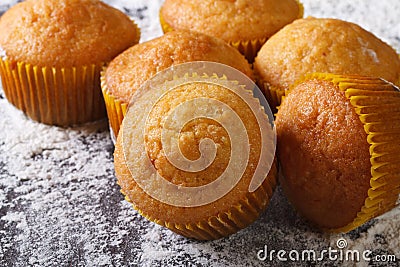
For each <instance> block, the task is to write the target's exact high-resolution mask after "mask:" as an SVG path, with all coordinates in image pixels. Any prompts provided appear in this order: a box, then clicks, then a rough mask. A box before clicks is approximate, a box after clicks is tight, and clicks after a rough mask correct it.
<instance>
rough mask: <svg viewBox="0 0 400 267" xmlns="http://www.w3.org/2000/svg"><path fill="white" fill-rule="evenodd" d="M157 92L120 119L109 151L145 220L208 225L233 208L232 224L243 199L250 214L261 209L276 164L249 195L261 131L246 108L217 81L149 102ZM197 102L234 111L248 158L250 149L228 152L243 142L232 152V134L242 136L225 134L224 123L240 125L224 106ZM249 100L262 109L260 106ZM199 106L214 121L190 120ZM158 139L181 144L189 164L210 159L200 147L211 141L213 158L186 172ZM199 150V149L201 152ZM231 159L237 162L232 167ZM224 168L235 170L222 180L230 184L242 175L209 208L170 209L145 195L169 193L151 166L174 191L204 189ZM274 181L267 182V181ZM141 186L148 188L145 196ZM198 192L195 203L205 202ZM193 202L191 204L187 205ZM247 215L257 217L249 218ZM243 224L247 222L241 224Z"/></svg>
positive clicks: (182, 87)
mask: <svg viewBox="0 0 400 267" xmlns="http://www.w3.org/2000/svg"><path fill="white" fill-rule="evenodd" d="M154 91H155V90H149V91H148V94H147V95H146V96H145V97H141V98H140V99H138V100H137V101H135V102H134V104H133V105H132V106H131V107H130V109H129V111H128V113H127V114H126V117H125V119H124V127H123V128H121V130H120V132H119V135H118V139H117V144H116V150H115V154H114V163H115V171H116V175H117V178H118V183H119V184H120V186H121V188H122V191H123V192H124V194H126V196H127V197H128V198H129V199H130V200H131V202H132V203H133V204H134V206H135V207H136V208H137V209H139V210H140V211H141V212H142V213H143V214H144V215H145V216H147V217H150V219H151V220H155V221H157V222H161V223H162V224H164V222H167V223H170V224H172V225H174V224H178V225H182V227H184V226H185V225H187V224H189V223H193V224H197V223H198V222H202V223H208V219H209V218H211V217H213V216H214V217H216V216H221V218H222V219H223V220H225V218H226V215H223V214H225V213H229V214H230V211H231V209H235V211H234V212H232V213H233V214H234V215H232V218H230V220H235V218H234V217H235V216H236V214H237V213H236V212H237V210H236V209H237V207H238V206H239V205H240V203H242V202H243V203H244V204H243V205H249V203H251V204H250V205H254V208H255V209H262V207H264V206H265V205H266V203H268V195H269V196H271V194H272V189H271V188H269V189H268V190H267V192H268V195H267V193H266V191H264V190H266V189H265V188H267V187H268V186H267V185H268V184H269V183H271V181H270V180H272V181H274V180H275V175H276V167H275V166H274V167H273V169H272V170H273V171H272V170H271V172H270V174H269V175H268V177H270V178H267V179H265V181H264V183H263V185H264V186H261V187H259V188H258V189H257V190H256V191H255V192H256V193H255V194H256V196H254V195H253V193H249V192H248V187H249V183H250V180H251V179H252V176H253V174H254V172H255V169H256V166H257V165H258V160H259V157H260V153H261V147H262V144H261V143H262V142H261V141H260V138H261V130H260V126H259V124H258V122H257V119H256V117H255V115H254V114H253V113H252V110H251V109H250V108H249V106H248V104H247V103H246V102H245V101H244V100H243V99H241V98H240V97H238V95H236V94H235V93H234V92H232V91H230V90H229V89H227V88H225V87H224V86H221V85H218V84H214V83H201V82H200V83H197V82H196V83H186V84H182V85H178V86H176V87H174V89H173V90H171V91H168V92H167V93H165V94H163V95H162V97H161V98H159V99H158V100H157V101H156V103H155V104H154V105H153V100H152V99H153V98H158V96H156V97H153V93H154ZM199 99H201V101H208V100H210V99H212V100H213V101H218V102H220V103H225V104H228V105H229V107H230V108H231V109H232V110H233V111H234V113H236V114H237V115H238V116H239V118H240V120H241V121H242V122H243V125H244V127H245V131H246V134H247V135H248V141H249V142H250V145H249V146H248V147H247V148H248V149H249V151H248V154H247V155H248V158H246V156H244V155H246V153H247V152H245V151H246V150H247V148H244V149H242V151H241V152H242V153H234V154H231V152H232V150H233V149H239V148H241V147H242V144H239V143H235V146H236V148H232V146H233V143H232V142H234V141H232V140H233V139H232V135H234V137H238V138H240V137H241V135H240V132H236V131H235V130H234V131H233V132H229V131H230V130H229V129H227V128H224V127H223V124H225V123H228V124H230V125H231V126H232V127H237V125H238V124H240V123H239V122H238V121H235V119H232V117H230V115H229V114H228V113H227V112H225V111H223V109H221V106H219V105H214V102H210V103H209V105H204V104H201V103H203V102H201V103H199V102H197V101H200V100H199ZM254 101H255V100H254ZM254 103H256V104H257V105H259V103H258V102H254ZM147 107H151V110H150V112H149V113H148V114H146V113H147V112H146V110H147ZM177 108H181V110H180V111H179V112H178V113H177V114H175V113H173V112H174V111H176V109H177ZM196 109H199V110H203V111H204V110H208V111H209V112H211V113H212V114H215V116H214V117H213V119H210V118H205V117H197V118H194V117H195V116H193V114H192V113H193V112H194V110H196ZM188 114H189V115H190V117H191V118H194V119H192V120H190V121H188V123H185V124H184V125H183V127H182V128H181V129H180V131H174V130H173V127H174V125H180V123H184V122H185V120H182V117H181V116H183V117H185V116H186V115H188ZM168 116H171V117H170V118H171V119H172V121H171V122H172V124H171V125H170V124H168V119H167V117H168ZM163 131H165V132H163ZM163 138H165V140H171V142H176V143H174V144H175V145H177V146H179V150H180V151H181V153H182V155H183V156H184V157H185V158H186V159H188V160H191V161H195V160H197V159H199V158H200V157H201V155H203V156H204V155H205V157H206V158H208V157H207V155H209V154H210V149H207V148H206V149H205V148H204V146H203V145H201V142H202V141H204V140H205V139H211V140H212V142H213V143H214V144H215V149H216V154H215V158H214V159H213V160H212V161H211V163H210V164H209V165H207V164H204V166H203V167H202V168H201V169H199V170H187V169H185V167H182V166H183V165H180V164H179V162H178V163H174V165H173V164H171V162H172V160H171V158H170V157H173V158H174V157H175V156H176V155H177V154H176V153H172V154H171V153H170V152H168V151H169V150H168V149H167V148H168V144H167V143H166V142H165V140H164V139H163ZM244 141H245V139H244V138H242V139H241V142H240V143H243V144H245V142H244ZM202 147H203V148H202ZM141 149H145V151H146V152H147V153H143V151H141ZM200 150H202V151H203V152H200ZM172 151H173V150H172ZM232 153H233V152H232ZM211 154H212V153H211ZM168 155H169V156H168ZM236 160H237V161H236ZM230 161H234V162H231V164H230ZM239 161H240V162H239ZM149 164H151V165H152V167H151V168H150V167H147V166H149ZM176 164H178V165H176ZM229 164H230V166H229V167H230V168H231V169H230V170H231V171H232V170H234V171H233V173H234V174H231V175H228V177H227V179H229V181H231V180H230V179H236V178H235V177H234V176H239V180H238V182H237V184H236V183H235V182H233V183H229V185H233V188H232V190H230V191H229V192H227V193H226V194H225V195H221V197H220V198H218V199H217V200H215V201H213V202H211V203H209V204H204V205H199V206H187V207H184V206H177V205H172V204H167V203H165V202H163V201H160V200H158V199H156V198H153V197H152V196H151V195H150V194H149V193H146V192H151V193H154V194H158V193H159V192H164V191H166V189H165V188H166V187H163V186H161V185H160V183H158V182H157V181H155V178H154V176H153V175H152V172H151V171H150V170H151V169H153V168H154V170H155V171H156V172H157V173H158V174H159V175H161V177H162V179H165V180H166V181H169V182H170V183H172V184H174V185H177V186H179V187H192V188H193V187H201V186H205V185H208V184H210V183H212V182H214V181H216V180H217V179H218V178H219V177H220V176H221V175H222V174H223V173H224V171H225V170H226V169H227V168H228V165H229ZM242 164H244V165H242ZM238 166H243V170H244V171H243V173H242V174H241V171H238V169H241V168H242V167H238ZM191 167H193V164H190V165H189V169H190V168H191ZM128 168H129V169H128ZM232 168H233V169H232ZM219 180H221V179H219ZM274 183H275V182H272V184H274ZM139 184H140V185H139ZM217 185H218V184H216V186H215V187H213V190H212V192H214V194H218V193H217V192H218V189H219V188H220V187H219V186H217ZM144 189H146V192H145V191H144ZM198 190H199V191H198V193H197V194H196V196H195V197H194V198H203V197H205V195H206V194H205V193H203V192H204V191H201V190H202V189H198ZM252 195H253V196H252ZM168 197H169V198H170V199H171V201H174V202H175V201H182V200H183V201H185V200H186V197H185V196H183V195H182V194H178V195H176V194H168ZM175 198H180V199H175ZM205 198H206V197H205ZM190 200H193V199H189V200H188V201H190ZM240 216H242V215H240ZM246 216H249V217H250V218H253V219H254V214H248V215H246ZM228 220H229V219H228ZM242 223H243V224H245V222H244V221H243V222H242Z"/></svg>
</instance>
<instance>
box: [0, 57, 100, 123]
mask: <svg viewBox="0 0 400 267" xmlns="http://www.w3.org/2000/svg"><path fill="white" fill-rule="evenodd" d="M102 66H103V64H99V65H89V66H81V67H71V68H55V67H38V66H33V65H31V64H26V63H24V62H12V61H9V60H3V59H0V74H1V77H2V84H3V89H4V93H5V95H6V97H7V99H8V101H9V102H10V103H11V104H13V105H14V106H15V107H17V108H18V109H20V110H22V111H23V112H24V113H25V114H26V115H27V116H29V117H30V118H32V119H33V120H36V121H38V122H42V123H46V124H50V125H58V126H71V125H75V124H81V123H85V122H90V121H95V120H99V119H102V118H104V117H105V115H106V113H105V107H104V102H103V99H102V96H101V91H100V70H101V68H102Z"/></svg>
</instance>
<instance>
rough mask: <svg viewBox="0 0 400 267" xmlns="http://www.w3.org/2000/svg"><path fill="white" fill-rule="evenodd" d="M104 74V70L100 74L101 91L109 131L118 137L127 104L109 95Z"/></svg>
mask: <svg viewBox="0 0 400 267" xmlns="http://www.w3.org/2000/svg"><path fill="white" fill-rule="evenodd" d="M104 72H105V68H104V69H103V71H102V72H101V78H100V80H101V91H102V93H103V98H104V102H105V104H106V110H107V116H108V121H109V123H110V127H111V130H112V131H113V132H112V134H113V135H114V136H115V137H116V136H118V132H119V129H120V127H121V124H122V121H123V119H124V117H125V114H126V111H127V109H128V104H129V103H126V102H124V101H121V100H119V99H117V97H115V96H114V95H113V94H111V93H110V91H109V90H108V88H107V82H106V80H105V75H104Z"/></svg>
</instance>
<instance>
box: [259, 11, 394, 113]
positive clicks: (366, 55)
mask: <svg viewBox="0 0 400 267" xmlns="http://www.w3.org/2000/svg"><path fill="white" fill-rule="evenodd" d="M254 71H255V73H256V75H257V79H258V85H259V86H260V87H261V89H262V90H263V91H264V93H265V94H266V96H267V99H268V101H269V102H270V104H271V106H272V107H276V106H278V105H279V104H280V102H281V98H282V96H283V95H284V94H285V91H286V90H288V89H289V86H290V85H291V84H293V83H294V82H295V81H296V80H297V79H299V78H301V77H302V76H303V75H306V74H308V73H313V72H328V73H336V74H344V75H347V74H350V75H363V76H372V77H381V78H384V79H386V80H388V81H390V82H393V83H397V82H398V81H399V79H400V59H399V57H398V55H397V54H396V52H395V50H394V49H393V48H391V47H390V46H389V45H387V44H386V43H384V42H383V41H381V40H380V39H379V38H377V37H376V36H374V35H373V34H372V33H370V32H368V31H366V30H364V29H362V28H361V27H360V26H358V25H356V24H353V23H350V22H346V21H342V20H337V19H318V18H311V17H309V18H306V19H299V20H296V21H294V22H293V23H292V24H289V25H287V26H286V27H284V28H283V29H282V30H280V31H279V32H278V33H276V34H275V35H274V36H272V37H271V38H270V39H269V40H268V41H267V42H266V43H265V44H264V46H263V47H262V48H261V49H260V52H259V53H258V55H257V58H256V59H255V62H254Z"/></svg>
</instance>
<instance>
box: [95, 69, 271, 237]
mask: <svg viewBox="0 0 400 267" xmlns="http://www.w3.org/2000/svg"><path fill="white" fill-rule="evenodd" d="M102 77H104V75H102ZM188 77H203V78H211V79H221V80H227V77H226V76H225V75H222V76H218V75H217V74H213V75H212V76H208V75H207V74H201V75H199V74H197V73H192V74H191V75H189V74H188V73H186V74H184V75H183V76H182V77H178V76H174V78H173V80H172V81H166V82H168V83H169V84H168V86H171V88H174V87H175V86H174V84H175V83H176V85H178V84H179V82H180V79H187V78H188ZM231 82H233V83H235V84H238V83H237V82H235V81H231ZM104 83H105V81H104V79H103V84H104ZM103 88H104V87H103ZM105 90H106V88H105ZM245 90H248V89H245ZM248 92H249V94H253V93H252V91H251V90H248ZM254 99H255V101H257V102H258V103H260V102H259V99H258V98H254ZM260 105H261V103H260ZM107 106H108V105H107ZM125 111H126V109H125ZM124 114H126V113H124ZM266 119H268V118H267V117H266ZM121 130H122V129H121ZM277 174H278V171H277V159H276V157H274V163H273V165H272V166H271V169H270V172H269V173H268V176H267V177H266V178H265V180H264V182H263V183H262V184H261V185H260V186H259V187H258V188H257V189H256V190H255V191H254V192H248V193H247V194H246V195H244V196H243V197H242V198H241V199H239V200H238V201H237V202H236V204H235V205H234V206H232V207H231V208H229V209H228V210H226V211H224V212H219V213H217V214H216V215H212V216H210V217H209V218H207V219H206V220H204V221H198V222H193V223H187V224H179V223H174V222H169V221H163V220H160V219H157V218H155V217H153V216H151V215H150V214H147V213H146V212H144V211H142V210H141V209H140V208H139V207H137V206H136V205H135V204H133V203H134V202H133V201H131V200H130V199H129V197H128V195H127V194H126V192H124V190H123V189H121V193H122V194H123V195H124V196H125V199H126V200H127V201H128V202H130V203H132V205H133V208H134V209H136V210H137V211H138V212H139V213H140V214H141V215H142V216H144V217H145V218H147V219H148V220H150V221H152V222H155V223H157V224H159V225H161V226H164V227H167V228H168V229H170V230H172V231H174V232H175V233H177V234H180V235H182V236H185V237H189V238H194V239H198V240H215V239H219V238H222V237H226V236H229V235H231V234H234V233H236V232H238V231H239V230H241V229H243V228H245V227H247V226H248V225H250V224H251V223H252V222H254V221H255V220H256V219H258V217H259V216H260V214H261V212H262V211H264V210H265V208H266V207H267V205H268V203H269V201H270V199H271V197H272V194H273V192H274V190H275V188H276V185H277ZM117 184H119V185H120V186H121V184H120V183H119V182H118V181H117ZM121 188H122V186H121Z"/></svg>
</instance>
